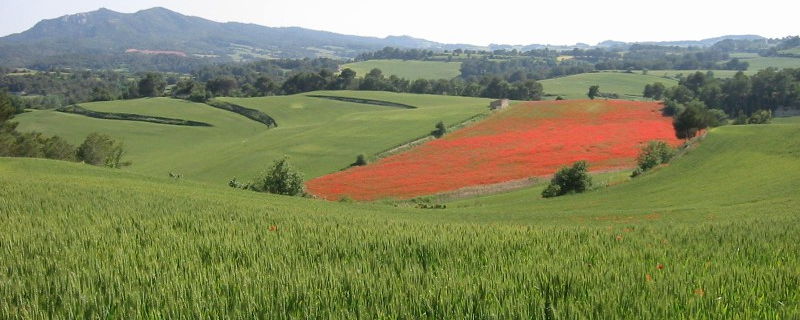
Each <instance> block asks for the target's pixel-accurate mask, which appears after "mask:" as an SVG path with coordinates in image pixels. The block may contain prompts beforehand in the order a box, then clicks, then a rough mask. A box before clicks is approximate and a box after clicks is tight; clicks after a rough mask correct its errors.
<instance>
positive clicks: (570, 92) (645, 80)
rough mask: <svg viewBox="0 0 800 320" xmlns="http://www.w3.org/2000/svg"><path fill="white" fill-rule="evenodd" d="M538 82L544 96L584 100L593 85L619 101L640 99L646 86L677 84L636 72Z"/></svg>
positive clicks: (584, 75)
mask: <svg viewBox="0 0 800 320" xmlns="http://www.w3.org/2000/svg"><path fill="white" fill-rule="evenodd" d="M539 82H541V84H542V86H543V87H544V92H545V94H547V95H548V96H551V97H552V98H555V97H556V96H561V97H563V98H564V99H586V93H587V92H589V87H590V86H593V85H599V86H600V92H603V93H616V94H618V95H619V97H620V98H621V99H642V91H643V90H644V86H645V85H647V84H650V83H653V82H661V83H663V84H664V85H666V86H667V87H669V86H673V85H676V84H678V82H677V81H676V80H673V79H669V78H663V77H661V76H659V75H658V74H657V73H653V74H652V75H651V74H648V75H643V74H641V73H638V72H637V73H625V72H595V73H581V74H576V75H571V76H565V77H560V78H553V79H546V80H541V81H539Z"/></svg>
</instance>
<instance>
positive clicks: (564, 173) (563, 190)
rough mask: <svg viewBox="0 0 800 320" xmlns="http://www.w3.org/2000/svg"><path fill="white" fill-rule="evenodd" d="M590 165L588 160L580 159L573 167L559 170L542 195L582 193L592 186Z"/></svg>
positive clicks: (549, 196) (546, 196) (548, 196)
mask: <svg viewBox="0 0 800 320" xmlns="http://www.w3.org/2000/svg"><path fill="white" fill-rule="evenodd" d="M588 168H589V165H588V164H587V163H586V161H578V162H575V163H573V164H572V167H564V168H561V169H559V170H558V172H556V174H555V175H553V179H551V180H550V184H549V185H548V186H547V187H546V188H545V189H544V191H542V197H545V198H551V197H556V196H561V195H565V194H568V193H581V192H584V191H586V190H589V188H590V187H591V186H592V177H590V176H589V170H588Z"/></svg>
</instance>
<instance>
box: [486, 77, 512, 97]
mask: <svg viewBox="0 0 800 320" xmlns="http://www.w3.org/2000/svg"><path fill="white" fill-rule="evenodd" d="M509 91H511V88H510V85H509V84H508V82H506V81H505V80H503V79H500V78H498V77H492V79H491V80H489V83H487V84H486V88H485V89H484V90H483V94H482V96H484V97H486V98H495V99H501V98H507V97H508V93H509Z"/></svg>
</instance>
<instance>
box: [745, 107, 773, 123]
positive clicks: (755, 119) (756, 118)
mask: <svg viewBox="0 0 800 320" xmlns="http://www.w3.org/2000/svg"><path fill="white" fill-rule="evenodd" d="M771 121H772V111H771V110H758V111H756V112H753V115H751V116H750V117H749V118H747V123H748V124H767V123H770V122H771Z"/></svg>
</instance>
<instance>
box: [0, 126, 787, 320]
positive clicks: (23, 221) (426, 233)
mask: <svg viewBox="0 0 800 320" xmlns="http://www.w3.org/2000/svg"><path fill="white" fill-rule="evenodd" d="M799 138H800V121H797V120H793V121H786V122H784V123H782V124H775V125H763V126H755V125H753V126H730V127H723V128H719V129H715V130H713V131H711V132H710V133H709V135H708V137H707V139H706V140H705V141H704V142H703V143H702V144H701V145H700V147H699V148H697V149H695V150H692V151H690V152H689V153H688V154H687V155H685V156H683V157H681V158H679V159H678V160H676V161H674V162H673V163H672V164H671V165H670V166H668V167H664V168H661V169H659V170H656V171H654V172H652V173H650V174H648V175H645V176H643V177H640V178H637V179H635V180H633V181H631V182H628V183H624V184H621V185H618V186H613V187H609V188H606V189H602V190H598V191H593V192H590V193H587V194H582V195H575V196H565V197H562V198H556V199H548V200H542V199H537V198H538V197H536V196H535V191H536V190H525V191H519V192H516V193H512V194H507V195H502V196H494V197H487V198H484V199H478V200H474V201H471V202H470V201H464V202H460V203H457V204H456V203H453V204H450V207H451V208H450V209H445V210H421V209H411V208H402V207H390V206H384V205H380V204H342V203H331V202H324V201H319V200H310V199H302V198H290V197H280V196H272V195H265V194H258V193H254V192H248V191H242V190H235V189H230V188H226V187H222V186H213V185H205V184H199V183H195V182H191V181H173V180H169V179H167V178H166V177H164V178H162V177H150V176H144V175H139V174H135V173H131V172H126V171H125V170H112V169H105V168H98V167H91V166H86V165H82V164H76V163H67V162H57V161H50V160H39V159H9V158H1V159H0V172H1V173H2V174H0V189H2V190H3V197H1V198H0V245H1V246H2V247H0V248H2V250H0V266H2V270H3V271H2V272H0V283H3V286H0V292H2V295H0V317H3V318H14V317H70V316H74V315H81V316H82V317H123V318H131V317H161V316H166V315H183V316H188V317H253V316H263V317H267V318H290V317H312V318H331V317H333V318H352V317H367V318H381V317H383V316H386V315H389V314H391V315H392V317H401V318H439V319H441V318H464V317H476V318H491V317H498V318H516V317H519V318H583V317H594V318H606V319H608V318H624V317H637V318H681V317H687V318H793V317H797V316H798V315H800V304H798V301H800V290H798V289H800V288H798V283H800V282H799V281H798V280H800V272H798V269H797V267H796V266H797V265H798V263H800V234H798V233H797V232H796V226H797V225H798V223H800V216H798V215H797V210H796V208H797V206H798V205H800V203H798V201H800V199H798V197H797V194H796V190H798V189H800V182H798V181H800V179H798V176H797V172H800V161H798V160H800V159H799V158H798V157H799V156H798V155H800V144H798V143H797V141H800V139H799ZM456 207H457V208H456Z"/></svg>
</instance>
